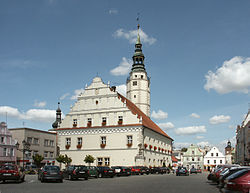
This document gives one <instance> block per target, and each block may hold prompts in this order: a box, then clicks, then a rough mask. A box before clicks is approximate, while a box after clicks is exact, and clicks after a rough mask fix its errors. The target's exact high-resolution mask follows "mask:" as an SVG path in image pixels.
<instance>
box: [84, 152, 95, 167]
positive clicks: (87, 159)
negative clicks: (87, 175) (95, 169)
mask: <svg viewBox="0 0 250 193" xmlns="http://www.w3.org/2000/svg"><path fill="white" fill-rule="evenodd" d="M94 161H95V158H94V157H93V156H92V155H86V156H85V158H84V162H85V163H87V164H88V165H89V166H90V164H91V163H94Z"/></svg>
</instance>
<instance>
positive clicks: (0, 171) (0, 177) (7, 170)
mask: <svg viewBox="0 0 250 193" xmlns="http://www.w3.org/2000/svg"><path fill="white" fill-rule="evenodd" d="M24 178H25V174H24V172H23V171H22V170H21V169H20V168H18V167H17V165H15V164H5V165H1V166H0V181H3V182H5V181H6V180H15V181H17V182H23V181H24Z"/></svg>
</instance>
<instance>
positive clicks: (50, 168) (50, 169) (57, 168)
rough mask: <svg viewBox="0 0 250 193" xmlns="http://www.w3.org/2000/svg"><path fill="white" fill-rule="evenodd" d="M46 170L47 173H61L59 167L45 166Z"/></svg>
mask: <svg viewBox="0 0 250 193" xmlns="http://www.w3.org/2000/svg"><path fill="white" fill-rule="evenodd" d="M44 170H46V171H60V168H59V167H58V166H45V168H44Z"/></svg>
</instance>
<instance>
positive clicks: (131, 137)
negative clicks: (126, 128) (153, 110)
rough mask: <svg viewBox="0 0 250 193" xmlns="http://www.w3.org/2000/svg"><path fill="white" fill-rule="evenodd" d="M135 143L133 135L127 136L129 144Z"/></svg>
mask: <svg viewBox="0 0 250 193" xmlns="http://www.w3.org/2000/svg"><path fill="white" fill-rule="evenodd" d="M132 143H133V136H132V135H128V136H127V144H132Z"/></svg>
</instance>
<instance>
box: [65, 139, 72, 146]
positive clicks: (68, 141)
mask: <svg viewBox="0 0 250 193" xmlns="http://www.w3.org/2000/svg"><path fill="white" fill-rule="evenodd" d="M66 145H71V138H70V137H67V138H66Z"/></svg>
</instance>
